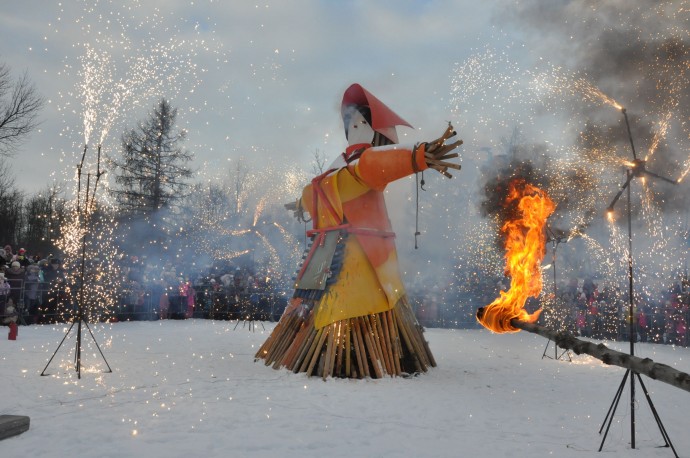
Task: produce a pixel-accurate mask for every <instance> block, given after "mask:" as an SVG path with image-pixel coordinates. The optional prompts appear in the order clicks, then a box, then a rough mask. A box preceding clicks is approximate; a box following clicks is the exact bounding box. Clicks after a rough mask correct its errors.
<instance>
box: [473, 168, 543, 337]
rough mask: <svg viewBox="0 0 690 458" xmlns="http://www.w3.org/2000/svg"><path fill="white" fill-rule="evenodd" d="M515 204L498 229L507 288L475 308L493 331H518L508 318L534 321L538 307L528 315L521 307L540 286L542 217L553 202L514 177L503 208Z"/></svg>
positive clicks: (536, 293)
mask: <svg viewBox="0 0 690 458" xmlns="http://www.w3.org/2000/svg"><path fill="white" fill-rule="evenodd" d="M516 204H517V207H516V208H517V212H516V216H515V217H514V218H511V219H510V220H508V221H507V222H506V223H505V224H504V225H503V227H502V228H501V233H502V234H503V235H504V237H505V249H506V254H505V258H506V275H508V276H509V277H510V278H511V280H510V288H509V289H508V291H501V292H500V295H499V297H498V298H497V299H496V300H495V301H493V302H492V303H491V304H489V305H487V306H486V307H481V308H480V309H479V310H477V320H478V321H479V322H480V323H481V324H482V326H484V327H485V328H487V329H489V330H491V331H493V332H497V333H507V332H518V331H519V330H520V329H518V328H515V327H513V326H512V325H511V324H510V321H511V320H512V319H513V318H516V319H518V320H520V321H526V322H529V323H534V322H536V321H537V319H538V318H539V314H540V313H541V308H540V309H538V310H537V311H535V312H534V313H532V314H529V313H527V311H526V310H525V309H524V306H525V303H526V302H527V299H528V298H529V297H534V298H536V297H539V294H540V293H541V289H542V283H543V281H542V276H541V268H540V266H541V262H542V260H543V259H544V255H545V254H546V236H545V231H544V226H545V224H546V219H547V218H548V217H549V216H550V215H551V213H553V211H554V210H555V209H556V204H554V202H553V201H552V200H551V199H550V198H549V196H548V195H546V193H545V192H544V191H542V190H541V189H539V188H537V187H536V186H533V185H531V184H529V183H527V182H525V180H523V179H514V180H513V181H511V182H510V184H509V186H508V194H507V196H506V199H505V201H504V206H505V207H510V206H513V205H516Z"/></svg>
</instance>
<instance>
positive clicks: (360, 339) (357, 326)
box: [352, 318, 371, 377]
mask: <svg viewBox="0 0 690 458" xmlns="http://www.w3.org/2000/svg"><path fill="white" fill-rule="evenodd" d="M352 322H353V323H354V324H355V330H356V332H357V340H358V343H359V353H358V355H359V358H360V359H361V363H362V366H361V368H362V369H363V370H364V372H363V376H365V377H371V374H370V372H369V359H368V358H367V351H366V348H365V345H364V335H363V333H362V327H361V326H360V323H359V318H353V319H352Z"/></svg>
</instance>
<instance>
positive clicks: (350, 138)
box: [347, 110, 374, 145]
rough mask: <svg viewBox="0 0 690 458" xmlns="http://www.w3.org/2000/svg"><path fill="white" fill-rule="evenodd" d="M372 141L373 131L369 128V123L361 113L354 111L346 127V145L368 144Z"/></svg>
mask: <svg viewBox="0 0 690 458" xmlns="http://www.w3.org/2000/svg"><path fill="white" fill-rule="evenodd" d="M373 140H374V129H372V128H371V126H370V125H369V123H368V122H367V120H366V119H364V116H362V113H360V112H359V111H356V110H355V111H354V113H352V116H350V119H349V122H348V126H347V144H348V145H356V144H358V143H369V144H371V142H372V141H373Z"/></svg>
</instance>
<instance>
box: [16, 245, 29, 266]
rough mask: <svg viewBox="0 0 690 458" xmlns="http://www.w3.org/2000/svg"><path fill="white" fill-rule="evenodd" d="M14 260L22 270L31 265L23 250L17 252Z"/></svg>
mask: <svg viewBox="0 0 690 458" xmlns="http://www.w3.org/2000/svg"><path fill="white" fill-rule="evenodd" d="M14 260H15V261H17V262H18V263H19V265H21V266H22V267H24V268H26V267H27V266H28V265H29V264H31V258H30V257H29V256H27V254H26V250H25V249H24V248H20V249H19V251H17V256H15V258H14Z"/></svg>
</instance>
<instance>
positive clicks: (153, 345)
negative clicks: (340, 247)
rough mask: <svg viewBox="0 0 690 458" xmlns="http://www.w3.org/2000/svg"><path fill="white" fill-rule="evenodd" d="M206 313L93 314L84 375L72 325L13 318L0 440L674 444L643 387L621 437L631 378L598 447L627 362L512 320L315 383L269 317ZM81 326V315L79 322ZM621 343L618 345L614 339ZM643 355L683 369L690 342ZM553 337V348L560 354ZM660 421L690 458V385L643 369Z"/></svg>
mask: <svg viewBox="0 0 690 458" xmlns="http://www.w3.org/2000/svg"><path fill="white" fill-rule="evenodd" d="M265 326H266V330H265V331H264V330H263V329H262V327H261V325H260V324H259V325H258V329H257V330H256V332H251V331H250V330H249V329H248V328H247V327H244V328H243V326H242V323H240V325H239V326H238V327H237V329H234V327H235V322H218V321H216V322H213V321H207V320H186V321H161V322H127V323H115V324H111V325H103V324H92V325H91V328H92V329H93V331H94V334H95V336H96V339H97V341H98V343H99V345H100V346H101V348H102V350H103V353H104V354H105V357H106V360H107V362H108V364H109V365H110V367H111V368H112V369H113V372H112V373H103V369H104V368H105V364H104V360H103V358H101V356H100V355H99V354H98V351H97V349H96V348H95V347H94V346H93V343H92V342H93V340H92V339H91V337H90V335H89V334H88V333H87V334H86V335H85V337H84V338H83V340H84V345H85V346H88V347H89V348H88V349H86V350H85V351H84V353H83V354H82V358H83V370H82V377H81V380H79V379H78V378H77V376H76V373H75V371H74V361H73V358H74V350H75V340H76V332H75V331H73V332H72V333H71V334H70V337H69V338H68V340H66V341H65V343H64V344H63V345H62V346H61V347H60V351H58V353H57V355H56V357H55V359H54V360H53V361H52V363H51V364H50V365H49V366H48V370H47V372H48V373H50V376H46V377H41V376H40V373H41V371H42V370H43V368H44V367H45V366H46V364H47V362H48V360H49V358H50V357H51V356H52V355H53V353H54V352H55V350H56V348H58V344H59V343H60V340H61V339H62V338H63V336H64V335H65V332H66V330H67V328H66V327H64V326H63V325H60V326H49V325H44V326H31V327H21V328H20V334H19V339H18V340H17V341H8V340H7V339H6V335H5V333H6V331H7V328H2V331H3V334H2V336H1V337H2V338H1V339H0V381H1V383H2V393H3V395H2V397H1V398H0V414H11V415H27V416H29V417H30V418H31V428H30V429H29V431H27V432H25V433H24V434H22V435H19V436H16V437H13V438H9V439H6V440H4V441H0V456H2V457H3V458H14V457H32V458H35V457H64V456H67V457H130V456H146V457H152V458H157V457H166V458H168V457H197V456H199V457H228V456H238V457H264V456H265V457H291V456H300V457H312V456H321V457H331V456H336V457H340V456H343V457H345V456H347V457H369V456H372V457H400V456H406V457H407V456H409V457H459V456H466V457H505V456H515V457H544V456H557V457H583V456H616V457H618V456H635V457H657V456H658V457H672V456H673V454H672V452H671V450H670V449H669V448H660V445H663V441H662V438H661V434H660V433H659V430H658V428H657V425H656V423H655V421H654V419H653V417H652V415H651V412H650V409H649V407H648V405H647V402H646V400H645V398H644V396H643V395H642V393H641V391H640V389H639V385H636V386H637V393H638V396H637V398H638V399H637V401H638V406H639V407H638V409H636V418H637V422H636V423H637V427H636V445H637V448H638V450H634V451H633V450H631V449H630V443H629V442H630V423H631V422H630V402H629V401H630V395H629V391H628V387H629V383H628V384H627V386H626V390H625V392H624V393H623V399H622V400H621V403H620V405H619V406H618V410H617V412H616V416H615V420H614V424H613V426H612V428H611V431H610V432H609V435H608V437H607V439H606V442H605V444H604V450H603V453H598V452H597V449H598V448H599V443H600V441H601V436H600V435H599V432H598V431H599V428H600V426H601V423H602V421H603V420H604V417H605V415H606V411H607V409H608V407H609V406H610V405H611V401H612V400H613V397H614V394H615V392H616V390H617V388H618V386H619V384H620V382H621V380H622V377H623V374H624V373H625V371H624V370H623V369H621V368H618V367H614V366H605V365H604V364H603V363H601V362H599V361H598V360H596V359H594V358H592V357H589V356H575V355H573V361H572V362H568V361H567V360H553V359H549V358H542V354H543V352H544V349H545V347H546V344H547V341H546V339H544V338H542V337H539V336H536V335H533V334H529V333H526V332H521V333H518V334H512V335H494V334H491V333H489V332H488V331H484V330H446V329H428V330H427V333H426V336H427V339H428V340H429V342H430V345H431V348H432V351H433V352H434V355H435V357H436V360H437V362H438V367H437V368H434V369H432V370H431V371H430V372H429V373H427V374H424V375H420V376H418V377H413V378H408V379H404V378H397V379H391V378H388V379H383V380H334V379H329V380H328V381H326V382H324V381H322V380H321V379H319V378H307V377H305V376H304V375H302V374H300V375H296V374H293V373H291V372H288V371H285V370H273V369H272V368H269V367H266V366H264V365H263V363H261V362H258V363H255V362H254V360H253V356H254V352H255V349H256V348H257V347H258V346H259V345H260V344H261V343H262V342H263V340H264V339H265V338H266V336H267V335H268V332H269V331H270V329H272V327H273V326H274V324H273V323H265ZM75 329H76V328H75ZM611 346H612V347H613V348H616V349H619V350H623V351H626V350H627V344H625V343H619V344H617V343H613V344H611ZM636 348H637V350H636V353H637V354H638V355H640V356H643V357H650V358H652V359H654V360H655V361H657V362H662V363H665V364H669V365H671V366H673V367H675V368H677V369H679V370H682V371H684V372H690V349H687V348H674V347H671V346H663V345H652V344H639V345H638V346H637V347H636ZM553 353H554V350H553V344H551V346H550V347H549V351H547V354H551V355H553ZM643 381H644V383H645V384H646V386H647V388H648V389H649V390H650V392H651V397H652V400H653V402H654V405H655V406H656V408H657V410H658V412H659V415H660V417H661V419H662V421H663V423H664V426H665V427H666V430H667V431H668V434H669V436H670V438H671V440H672V442H673V444H674V446H675V448H676V450H677V451H678V453H679V454H680V456H686V457H688V456H690V434H688V426H690V393H688V392H686V391H682V390H679V389H677V388H674V387H672V386H669V385H667V384H665V383H661V382H656V381H654V380H651V379H648V378H646V377H643Z"/></svg>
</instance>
